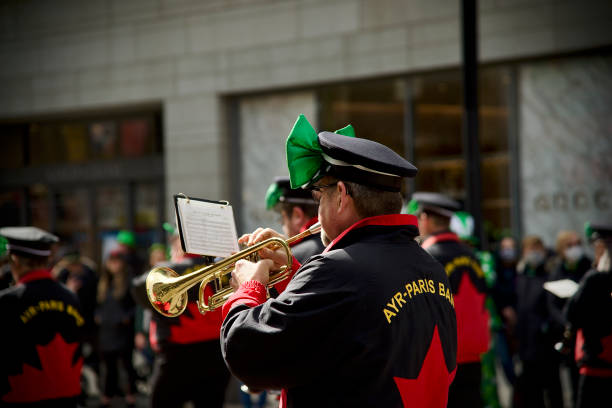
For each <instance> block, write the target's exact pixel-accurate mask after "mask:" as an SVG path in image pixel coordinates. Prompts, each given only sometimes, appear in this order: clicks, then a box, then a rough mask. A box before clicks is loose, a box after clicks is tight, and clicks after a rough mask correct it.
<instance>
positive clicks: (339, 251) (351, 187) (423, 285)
mask: <svg viewBox="0 0 612 408" xmlns="http://www.w3.org/2000/svg"><path fill="white" fill-rule="evenodd" d="M287 162H288V166H289V174H290V178H291V185H292V187H305V188H310V189H312V190H313V194H314V196H315V199H316V200H317V201H319V220H320V222H321V225H322V232H321V236H322V237H323V240H324V243H326V244H327V247H326V249H325V251H323V253H322V254H320V255H316V256H313V257H311V258H310V259H309V260H307V261H306V262H305V263H304V264H303V265H300V264H299V262H298V261H297V260H296V259H295V258H294V259H293V260H288V259H286V255H285V253H284V252H281V251H272V250H261V251H260V253H261V255H262V256H263V257H264V259H262V260H260V261H259V262H257V263H253V262H249V261H247V260H241V261H238V262H237V263H236V268H235V269H234V271H233V273H232V286H233V287H234V288H235V289H236V292H235V293H234V294H233V295H232V296H230V297H229V299H228V300H227V301H226V303H225V304H224V306H223V315H224V321H223V326H222V328H221V346H222V352H223V357H224V359H225V362H226V363H227V365H228V367H229V368H230V370H231V372H232V373H233V374H234V375H235V376H236V377H238V379H240V380H241V381H243V382H244V383H246V384H247V385H248V386H249V387H251V388H254V389H278V388H282V389H283V391H282V394H281V407H285V406H291V407H315V406H316V407H356V406H359V407H397V406H401V405H404V406H429V407H440V408H441V407H444V406H446V400H447V395H448V387H449V385H450V383H451V381H452V378H453V376H454V373H455V367H456V320H455V313H454V308H453V304H454V300H453V297H452V295H451V293H450V287H449V283H448V279H447V277H446V274H445V273H444V270H443V268H442V267H441V265H440V264H439V263H437V262H436V261H435V260H434V259H433V258H431V257H430V256H429V255H427V253H426V252H425V251H424V250H423V249H422V248H420V247H419V245H418V244H417V242H416V241H415V237H416V236H417V234H418V226H417V220H416V217H414V216H411V215H401V214H399V211H400V209H401V205H402V198H401V195H400V193H399V191H400V188H401V184H402V177H412V176H414V175H415V174H416V171H417V170H416V168H415V167H414V166H412V165H411V164H410V163H408V162H407V161H406V160H404V159H403V158H401V157H400V156H398V155H397V154H395V153H394V152H393V151H392V150H390V149H388V148H387V147H385V146H383V145H381V144H378V143H376V142H372V141H369V140H366V139H359V138H356V137H354V131H353V129H352V127H350V126H348V127H346V128H344V129H341V130H339V131H337V133H331V132H321V133H319V134H318V135H317V133H316V132H315V130H314V129H313V128H312V127H311V126H310V124H309V123H308V122H307V120H306V119H305V118H304V116H302V115H301V116H300V117H299V118H298V120H297V122H296V123H295V125H294V127H293V130H292V131H291V133H290V135H289V138H288V140H287ZM270 236H280V234H278V233H277V232H274V231H272V230H270V229H264V230H258V231H257V232H255V233H253V234H250V235H247V236H245V237H242V238H241V240H242V242H244V243H246V244H247V245H250V244H253V243H254V242H259V241H261V240H263V239H266V238H269V237H270ZM284 264H290V265H292V267H293V268H296V269H297V272H296V274H295V275H294V277H293V279H291V281H290V282H289V284H288V286H287V288H286V290H285V291H284V292H283V293H281V294H280V295H279V296H278V298H276V299H274V298H270V299H268V300H266V285H267V283H268V278H269V273H270V270H271V269H276V268H277V267H279V266H280V265H284Z"/></svg>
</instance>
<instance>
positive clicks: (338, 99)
mask: <svg viewBox="0 0 612 408" xmlns="http://www.w3.org/2000/svg"><path fill="white" fill-rule="evenodd" d="M404 95H405V82H404V81H403V80H401V79H389V80H376V81H367V82H359V83H354V84H346V85H337V86H330V87H325V88H322V89H321V90H320V91H319V104H320V128H319V129H318V130H329V131H334V130H337V129H340V128H343V127H344V126H346V125H348V124H349V123H350V124H352V125H353V126H354V127H355V133H356V135H357V137H362V138H366V139H370V140H375V141H377V142H379V143H382V144H384V145H386V146H388V147H390V148H392V149H393V150H395V152H397V153H398V154H399V155H402V156H405V146H404Z"/></svg>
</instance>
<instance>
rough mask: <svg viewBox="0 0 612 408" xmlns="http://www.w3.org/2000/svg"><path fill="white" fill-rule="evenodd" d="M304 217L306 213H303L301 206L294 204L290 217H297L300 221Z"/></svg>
mask: <svg viewBox="0 0 612 408" xmlns="http://www.w3.org/2000/svg"><path fill="white" fill-rule="evenodd" d="M305 217H306V214H305V213H304V210H303V209H302V207H299V206H297V205H296V206H295V207H293V210H291V218H297V219H298V220H299V221H300V222H301V221H303V220H304V218H305Z"/></svg>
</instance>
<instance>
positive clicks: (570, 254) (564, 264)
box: [548, 231, 592, 401]
mask: <svg viewBox="0 0 612 408" xmlns="http://www.w3.org/2000/svg"><path fill="white" fill-rule="evenodd" d="M555 250H556V254H557V255H556V257H555V258H554V261H553V262H551V265H552V266H551V268H552V270H551V275H550V278H549V279H550V281H559V280H562V279H570V280H572V281H574V282H576V283H578V282H580V280H581V279H582V277H583V276H584V275H585V274H586V273H587V271H588V270H589V269H591V264H592V261H591V259H590V258H589V257H588V256H587V255H586V253H585V251H584V248H583V247H582V242H581V239H580V237H579V236H578V234H577V233H576V232H575V231H560V232H559V234H557V242H556V245H555ZM567 300H568V299H567V298H560V297H558V296H555V295H553V294H552V293H549V294H548V302H549V307H550V311H551V317H552V319H553V326H552V327H551V330H554V331H555V332H556V337H557V339H558V340H559V341H561V340H562V338H563V328H564V327H565V325H566V323H567V322H566V320H565V316H564V315H563V309H564V307H565V305H566V304H567ZM562 364H563V365H564V366H566V367H567V368H568V370H569V372H570V378H571V385H572V394H573V399H574V401H575V400H576V397H577V395H578V378H579V374H578V366H577V365H576V362H575V361H574V359H573V358H572V357H571V356H567V358H563V359H562Z"/></svg>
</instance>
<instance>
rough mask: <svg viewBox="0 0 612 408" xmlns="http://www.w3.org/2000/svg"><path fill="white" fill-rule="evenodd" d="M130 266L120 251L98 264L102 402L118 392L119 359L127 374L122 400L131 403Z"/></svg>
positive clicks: (133, 376) (133, 381)
mask: <svg viewBox="0 0 612 408" xmlns="http://www.w3.org/2000/svg"><path fill="white" fill-rule="evenodd" d="M131 279H132V272H131V269H130V268H129V267H128V265H127V263H126V262H125V260H124V258H123V254H122V253H121V252H120V251H117V250H115V251H112V252H111V253H110V254H109V256H108V258H107V259H106V261H105V262H104V267H103V268H102V275H101V276H100V282H99V283H98V295H97V299H98V308H97V309H96V316H95V319H96V322H97V323H98V325H99V326H100V328H99V347H100V353H101V362H102V365H103V367H104V378H103V395H102V404H103V405H109V404H110V401H111V398H112V397H114V396H119V395H122V392H121V390H120V387H119V363H121V365H122V366H123V368H124V369H125V372H126V374H127V381H128V383H127V390H126V392H125V400H126V402H127V403H128V404H129V405H134V404H135V402H136V400H135V396H134V394H135V392H136V372H135V370H134V366H133V364H132V351H133V349H134V313H135V309H136V307H135V304H134V301H133V299H132V296H131V294H130V290H129V289H130V281H131Z"/></svg>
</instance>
